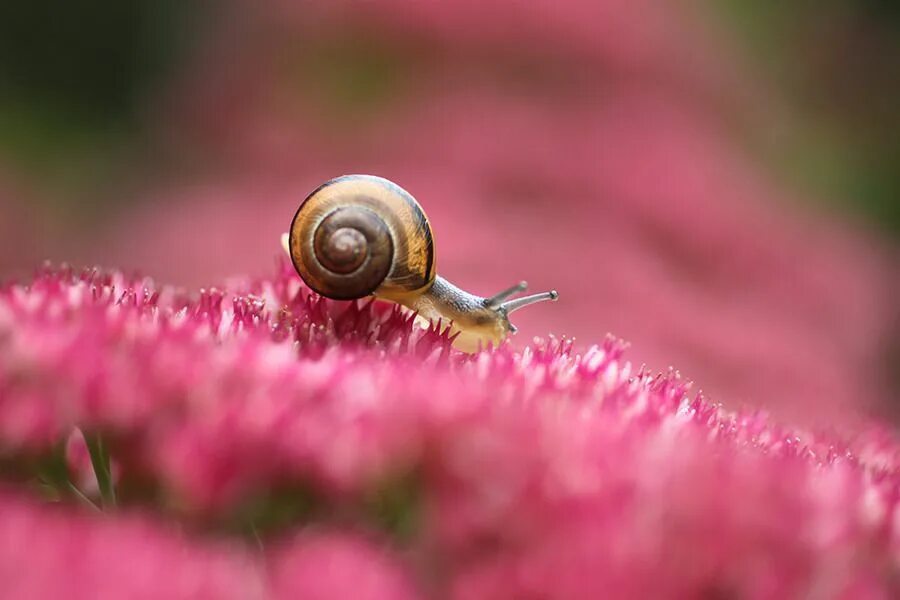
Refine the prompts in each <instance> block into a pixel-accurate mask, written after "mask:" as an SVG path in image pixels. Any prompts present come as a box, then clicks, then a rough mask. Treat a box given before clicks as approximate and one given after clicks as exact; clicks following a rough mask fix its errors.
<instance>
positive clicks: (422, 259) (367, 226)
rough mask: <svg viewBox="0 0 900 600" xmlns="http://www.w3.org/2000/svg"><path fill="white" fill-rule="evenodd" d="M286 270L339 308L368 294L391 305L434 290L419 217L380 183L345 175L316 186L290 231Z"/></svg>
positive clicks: (427, 231) (426, 227) (400, 192)
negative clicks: (339, 302)
mask: <svg viewBox="0 0 900 600" xmlns="http://www.w3.org/2000/svg"><path fill="white" fill-rule="evenodd" d="M290 251H291V260H292V261H293V263H294V268H296V269H297V272H298V273H299V274H300V277H302V278H303V281H305V282H306V284H307V285H308V286H309V287H310V288H312V289H313V290H314V291H316V292H317V293H319V294H321V295H323V296H327V297H329V298H335V299H339V300H349V299H353V298H362V297H364V296H368V295H370V294H374V295H376V296H383V297H386V298H392V299H396V298H399V297H403V296H406V295H409V294H411V293H414V292H416V291H425V290H427V289H428V288H429V287H431V284H432V283H433V282H434V278H435V269H434V263H435V256H434V241H433V239H432V236H431V226H430V224H429V223H428V217H427V216H426V215H425V211H423V210H422V207H421V206H419V203H418V202H416V200H415V198H413V197H412V196H411V195H410V194H409V193H408V192H407V191H406V190H404V189H403V188H401V187H400V186H398V185H396V184H395V183H392V182H390V181H388V180H387V179H383V178H381V177H375V176H372V175H345V176H343V177H338V178H336V179H332V180H331V181H328V182H327V183H324V184H322V185H321V186H319V188H318V189H316V190H315V191H314V192H313V193H312V194H310V195H309V196H308V197H307V198H306V199H305V200H304V201H303V203H302V204H301V205H300V208H299V209H297V214H296V215H294V220H293V222H292V223H291V231H290Z"/></svg>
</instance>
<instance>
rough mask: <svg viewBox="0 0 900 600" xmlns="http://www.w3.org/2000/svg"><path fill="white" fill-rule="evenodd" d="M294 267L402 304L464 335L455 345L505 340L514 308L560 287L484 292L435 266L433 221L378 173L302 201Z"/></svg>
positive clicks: (330, 292)
mask: <svg viewBox="0 0 900 600" xmlns="http://www.w3.org/2000/svg"><path fill="white" fill-rule="evenodd" d="M286 237H287V240H286V242H287V243H286V246H287V250H288V253H289V254H290V256H291V261H292V262H293V264H294V268H295V269H296V270H297V273H299V275H300V277H301V278H302V279H303V281H304V282H305V283H306V285H307V286H309V287H310V288H311V289H312V290H313V291H315V292H317V293H318V294H320V295H322V296H326V297H328V298H333V299H336V300H352V299H355V298H363V297H366V296H375V297H376V298H380V299H384V300H389V301H392V302H396V303H398V304H401V305H403V306H405V307H407V308H409V309H410V310H412V311H415V312H416V313H418V316H419V317H420V318H422V319H425V320H427V321H429V322H432V323H437V322H438V321H440V322H441V323H442V324H444V325H447V326H448V327H449V328H450V334H451V335H456V337H455V339H454V341H453V345H454V347H456V348H458V349H460V350H463V351H466V352H474V351H477V350H478V349H479V348H481V347H486V346H487V345H488V344H492V345H494V346H497V345H499V344H500V343H501V342H502V341H503V340H505V339H506V337H507V336H508V335H509V334H510V333H515V332H516V328H515V327H514V326H513V324H512V323H510V322H509V314H510V313H512V312H513V311H516V310H519V309H520V308H523V307H525V306H529V305H531V304H534V303H536V302H542V301H545V300H556V299H557V297H558V294H557V293H556V291H549V292H543V293H540V294H534V295H531V296H524V297H520V298H515V299H510V298H511V297H512V296H514V295H515V294H517V293H520V292H523V291H525V289H526V287H527V284H526V283H525V282H524V281H522V282H520V283H517V284H516V285H514V286H511V287H509V288H508V289H505V290H503V291H502V292H499V293H497V294H494V295H493V296H490V297H487V298H483V297H481V296H476V295H474V294H470V293H468V292H465V291H463V290H461V289H460V288H458V287H456V286H455V285H453V284H452V283H450V282H449V281H447V280H446V279H444V278H443V277H440V276H439V275H437V273H436V272H435V247H434V239H433V237H432V233H431V225H430V224H429V222H428V217H427V216H425V211H424V210H422V207H421V206H420V205H419V203H418V202H416V200H415V198H413V197H412V195H410V194H409V192H407V191H406V190H404V189H403V188H401V187H400V186H398V185H397V184H395V183H393V182H391V181H388V180H387V179H383V178H381V177H375V176H372V175H345V176H343V177H338V178H336V179H332V180H330V181H328V182H326V183H324V184H322V185H321V186H319V187H318V188H317V189H316V190H314V191H313V192H312V193H311V194H310V195H309V196H307V198H306V199H305V200H304V201H303V202H302V203H301V204H300V208H298V209H297V213H296V214H295V215H294V219H293V221H292V222H291V229H290V233H289V234H287V236H286Z"/></svg>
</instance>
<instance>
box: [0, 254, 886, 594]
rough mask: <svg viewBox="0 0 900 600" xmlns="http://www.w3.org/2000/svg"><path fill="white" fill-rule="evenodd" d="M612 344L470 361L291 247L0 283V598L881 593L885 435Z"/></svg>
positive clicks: (506, 352)
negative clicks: (241, 256) (740, 404)
mask: <svg viewBox="0 0 900 600" xmlns="http://www.w3.org/2000/svg"><path fill="white" fill-rule="evenodd" d="M623 352H624V344H623V343H622V342H620V341H618V340H615V339H612V338H609V339H606V340H605V341H604V342H603V343H602V344H600V345H597V346H593V347H590V348H587V349H585V350H583V351H580V350H577V349H576V348H575V347H574V346H573V344H572V343H571V342H569V341H565V340H557V339H549V340H535V342H534V343H533V344H531V345H529V346H527V347H525V348H524V349H521V350H518V349H515V348H514V347H512V346H510V345H506V346H503V347H501V348H498V349H494V350H490V351H484V352H481V353H479V354H476V355H474V356H470V355H466V354H461V353H458V352H456V351H455V350H453V349H452V348H451V345H450V339H449V338H448V336H447V335H446V333H444V332H442V330H441V328H440V327H439V326H432V327H431V328H428V329H422V328H420V327H418V326H417V325H415V324H414V317H413V316H412V315H409V314H406V313H404V312H401V311H400V310H399V309H398V308H396V307H394V306H392V305H389V304H385V303H381V302H356V303H339V302H333V301H330V300H327V299H323V298H320V297H318V296H316V295H315V294H313V293H311V292H309V291H308V290H307V289H306V288H304V287H303V285H302V283H301V282H300V280H299V278H297V277H296V275H295V274H294V273H293V271H292V269H291V268H290V266H289V265H287V264H286V263H284V262H282V263H280V264H279V266H278V268H277V269H276V271H275V273H274V274H273V275H272V276H270V277H266V278H261V279H257V280H246V281H237V282H233V283H230V284H228V285H225V286H223V287H220V288H211V289H206V290H201V291H200V292H198V293H193V294H192V293H186V292H182V291H179V290H176V289H173V288H168V287H159V286H156V285H155V284H154V283H153V282H152V281H150V280H148V279H142V278H138V277H129V276H126V275H124V274H122V273H119V272H104V271H101V270H96V269H94V270H88V271H84V272H77V271H75V270H73V269H70V268H67V267H64V268H59V269H55V268H50V267H48V268H45V269H44V270H42V271H41V272H39V273H38V274H37V275H35V277H34V278H33V279H32V280H30V281H29V282H27V283H25V284H7V285H6V286H5V287H3V288H2V291H0V466H2V469H0V478H2V483H3V488H4V491H3V492H2V495H0V505H2V507H3V508H2V510H0V573H2V574H3V578H4V580H5V581H7V580H8V581H9V582H10V584H9V585H11V586H12V587H11V588H7V589H12V590H15V591H16V596H17V597H32V598H41V597H47V598H50V597H60V596H63V595H68V596H70V597H72V596H78V597H86V598H87V597H91V598H97V597H132V596H133V597H148V598H149V597H167V598H177V597H183V598H195V597H207V598H218V597H239V598H282V597H283V598H289V597H301V596H302V597H313V598H344V597H350V596H353V597H364V598H411V597H422V596H424V597H430V596H434V595H437V596H448V597H453V598H497V597H529V596H535V597H548V598H584V597H596V596H604V597H613V598H633V597H655V598H662V597H673V598H683V597H718V596H726V597H749V598H771V597H823V598H830V597H856V598H867V597H871V598H881V597H890V596H892V595H895V594H897V593H898V592H900V590H898V584H897V581H898V558H900V525H898V524H900V516H898V515H900V512H898V506H900V505H898V494H900V487H898V484H900V477H898V465H900V458H898V449H900V446H898V445H897V443H896V441H895V440H894V438H893V436H892V434H891V433H890V432H888V431H887V430H883V429H879V428H877V427H872V428H869V429H866V430H865V431H863V432H862V433H858V432H857V433H855V434H853V435H850V433H849V432H837V433H834V432H832V433H820V432H812V431H807V430H803V429H797V428H791V427H786V426H781V425H778V424H776V423H773V422H771V421H770V419H769V418H768V417H767V416H766V414H764V413H761V412H745V413H733V412H729V411H726V410H724V409H723V408H722V407H720V406H718V405H716V404H713V403H710V402H709V401H708V400H706V399H704V398H703V397H701V396H700V395H698V394H694V393H692V392H691V389H690V388H691V386H690V384H689V383H688V382H686V381H685V380H683V379H682V378H681V377H680V376H679V375H678V373H677V372H674V371H670V372H667V373H664V374H659V375H657V374H653V373H651V372H649V371H647V370H645V369H643V368H635V367H634V366H632V365H631V364H630V363H629V362H627V361H626V360H625V359H624V358H623Z"/></svg>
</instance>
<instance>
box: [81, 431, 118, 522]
mask: <svg viewBox="0 0 900 600" xmlns="http://www.w3.org/2000/svg"><path fill="white" fill-rule="evenodd" d="M84 439H85V442H87V447H88V452H89V453H90V455H91V465H92V466H93V467H94V475H96V477H97V487H98V488H99V489H100V498H101V501H102V503H103V508H104V509H109V508H113V507H115V505H116V490H115V487H114V486H113V481H112V472H111V470H110V466H109V454H108V453H107V451H106V447H105V446H104V445H103V438H101V437H100V435H99V434H90V435H88V434H85V436H84Z"/></svg>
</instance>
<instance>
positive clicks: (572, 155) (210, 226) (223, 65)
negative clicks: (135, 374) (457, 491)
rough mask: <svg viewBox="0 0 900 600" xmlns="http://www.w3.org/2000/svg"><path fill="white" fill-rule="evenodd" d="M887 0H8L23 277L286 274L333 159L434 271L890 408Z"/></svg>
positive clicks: (8, 196) (4, 110)
mask: <svg viewBox="0 0 900 600" xmlns="http://www.w3.org/2000/svg"><path fill="white" fill-rule="evenodd" d="M898 106H900V9H898V4H897V3H896V2H892V1H891V0H818V1H815V2H813V1H812V0H804V1H798V2H790V3H786V2H745V1H741V0H720V1H715V2H713V1H711V0H710V1H702V0H691V1H688V0H683V1H673V2H668V3H660V2H652V1H649V0H568V1H560V0H530V1H528V2H524V1H517V0H509V1H495V2H484V1H483V0H457V1H454V2H436V1H435V2H430V1H414V2H409V1H401V0H355V1H344V0H317V1H313V0H307V1H303V2H296V1H293V2H292V1H283V2H279V1H270V2H263V3H258V2H250V1H249V0H231V1H220V2H212V1H198V0H192V1H184V0H181V1H179V0H131V1H129V2H119V1H114V0H77V1H73V2H68V3H59V2H51V1H50V0H31V1H29V2H13V1H10V0H8V1H5V2H2V3H0V211H2V220H0V278H2V279H8V278H13V277H22V276H27V274H28V273H29V272H30V271H31V270H32V269H33V268H34V267H35V266H36V265H39V264H40V263H41V261H43V260H44V259H50V260H52V261H54V262H62V261H67V262H70V263H73V264H75V265H87V264H100V265H104V266H109V267H113V266H114V267H122V268H125V269H129V270H130V269H136V270H139V271H141V272H143V273H146V274H148V275H150V276H153V277H154V278H156V279H158V280H160V281H162V282H168V283H173V284H176V285H181V286H186V287H189V288H196V287H200V286H209V285H214V284H216V283H217V282H220V281H222V280H223V279H225V278H227V277H229V276H232V275H238V274H243V275H248V274H249V275H262V274H265V273H267V272H271V270H272V265H273V263H274V260H275V259H276V257H277V256H278V253H279V251H280V250H279V242H278V237H279V235H280V233H281V232H283V231H285V230H286V228H287V226H288V224H289V222H290V219H291V217H292V215H293V212H294V210H295V209H296V206H297V205H298V203H299V202H300V201H301V200H302V199H303V198H304V197H305V195H306V194H307V193H308V192H309V191H310V190H311V189H313V188H314V187H316V186H317V185H318V184H319V183H321V182H323V181H324V180H327V179H329V178H331V177H333V176H336V175H339V174H343V173H349V172H367V173H374V174H379V175H383V176H385V177H388V178H390V179H393V180H394V181H396V182H398V183H400V184H401V185H402V186H404V187H405V188H407V189H408V190H409V191H410V192H412V193H413V194H414V195H415V196H416V197H417V198H418V199H419V200H420V201H421V202H422V204H423V205H424V206H425V208H426V210H427V211H428V213H429V216H430V217H431V219H432V222H433V225H434V228H435V237H436V240H437V252H438V265H439V268H438V271H439V273H441V274H442V275H444V276H445V277H447V278H448V279H450V280H451V281H454V282H455V283H457V284H458V285H460V286H462V287H464V288H466V289H468V290H470V291H473V292H475V293H480V294H484V295H487V294H490V293H492V292H495V291H497V290H499V289H501V288H503V287H506V286H507V285H509V284H511V283H513V282H515V281H518V280H519V279H523V278H524V279H528V280H529V282H530V283H531V284H532V287H533V288H534V289H545V288H550V287H553V288H556V289H558V290H559V291H560V294H561V301H560V303H558V304H556V305H549V304H548V305H542V306H540V307H534V308H531V309H529V310H527V311H523V312H522V313H518V314H517V315H516V317H517V318H516V319H515V321H516V324H517V325H519V326H520V329H521V333H520V335H519V336H518V338H517V340H516V342H515V343H517V344H524V343H526V342H527V341H529V340H530V339H531V337H532V336H535V335H546V334H548V333H552V334H556V335H566V336H570V337H571V336H574V337H575V338H576V340H577V342H578V344H579V345H587V344H589V343H592V342H595V341H600V340H601V339H602V338H603V336H604V335H605V334H607V333H608V332H610V333H613V334H614V335H617V336H620V337H622V338H625V339H627V340H629V341H630V342H631V344H632V349H631V351H630V356H631V358H632V359H633V360H636V361H637V362H639V363H640V362H644V363H646V364H647V366H648V367H649V368H651V369H654V370H661V369H665V368H668V367H669V366H673V367H676V368H678V369H679V370H680V371H681V372H682V373H683V374H685V375H686V376H688V377H689V378H691V379H693V380H695V381H696V382H697V384H698V388H701V389H702V390H703V391H704V392H705V393H706V394H708V395H709V396H711V397H712V398H713V399H714V400H716V401H720V402H722V403H723V404H725V405H726V406H728V407H734V408H737V407H740V406H742V405H750V406H759V407H764V408H766V409H768V410H771V411H774V412H775V413H776V414H778V415H782V416H784V417H786V418H787V417H789V418H795V419H801V420H806V421H810V422H814V423H815V424H817V425H822V426H827V425H828V424H829V423H830V422H831V421H833V420H834V419H835V418H837V416H838V415H847V414H858V415H867V414H878V415H888V416H892V417H893V418H895V419H896V418H897V416H898V415H900V402H897V398H898V388H900V376H898V370H900V367H898V363H900V350H898V348H900V344H898V337H900V333H898V331H900V328H898V304H900V302H898V295H900V294H898V281H900V268H898V245H897V242H898V239H900V209H898V206H900V202H898V196H900V110H898Z"/></svg>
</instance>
